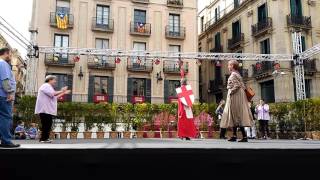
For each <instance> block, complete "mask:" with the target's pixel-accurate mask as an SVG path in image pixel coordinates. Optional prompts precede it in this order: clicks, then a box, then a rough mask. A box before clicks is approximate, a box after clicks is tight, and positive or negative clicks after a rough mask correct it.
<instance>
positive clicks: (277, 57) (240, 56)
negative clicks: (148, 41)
mask: <svg viewBox="0 0 320 180" xmlns="http://www.w3.org/2000/svg"><path fill="white" fill-rule="evenodd" d="M39 52H40V53H47V54H69V55H88V56H102V55H103V56H110V57H145V58H150V59H152V58H161V59H200V60H221V61H222V60H226V61H228V60H232V59H236V60H241V61H292V59H293V56H292V55H285V54H252V53H204V52H194V53H182V52H163V51H161V52H159V51H149V52H148V51H134V50H130V51H122V50H114V49H90V48H82V49H78V48H64V47H39Z"/></svg>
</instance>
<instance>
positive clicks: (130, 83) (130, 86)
mask: <svg viewBox="0 0 320 180" xmlns="http://www.w3.org/2000/svg"><path fill="white" fill-rule="evenodd" d="M127 83H128V84H127V86H128V87H127V102H128V103H129V102H130V103H131V99H132V94H133V92H132V90H133V89H132V85H133V79H132V78H128V82H127Z"/></svg>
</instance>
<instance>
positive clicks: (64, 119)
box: [57, 102, 72, 139]
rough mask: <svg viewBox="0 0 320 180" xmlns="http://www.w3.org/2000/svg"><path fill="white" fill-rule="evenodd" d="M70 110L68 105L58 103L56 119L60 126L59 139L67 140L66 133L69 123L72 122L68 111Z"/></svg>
mask: <svg viewBox="0 0 320 180" xmlns="http://www.w3.org/2000/svg"><path fill="white" fill-rule="evenodd" d="M70 109H71V105H70V103H67V102H66V103H59V104H58V117H57V119H59V120H60V124H61V132H60V139H67V138H68V134H69V132H67V130H68V128H69V123H70V122H72V116H71V115H70V113H69V111H70Z"/></svg>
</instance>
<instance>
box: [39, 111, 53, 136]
mask: <svg viewBox="0 0 320 180" xmlns="http://www.w3.org/2000/svg"><path fill="white" fill-rule="evenodd" d="M39 115H40V119H41V137H40V141H45V140H48V139H49V137H50V131H51V127H52V115H50V114H45V113H40V114H39Z"/></svg>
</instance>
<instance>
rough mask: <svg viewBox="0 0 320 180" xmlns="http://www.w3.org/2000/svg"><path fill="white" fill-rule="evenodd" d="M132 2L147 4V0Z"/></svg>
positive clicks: (134, 0)
mask: <svg viewBox="0 0 320 180" xmlns="http://www.w3.org/2000/svg"><path fill="white" fill-rule="evenodd" d="M132 2H135V3H144V4H148V3H149V0H132Z"/></svg>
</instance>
